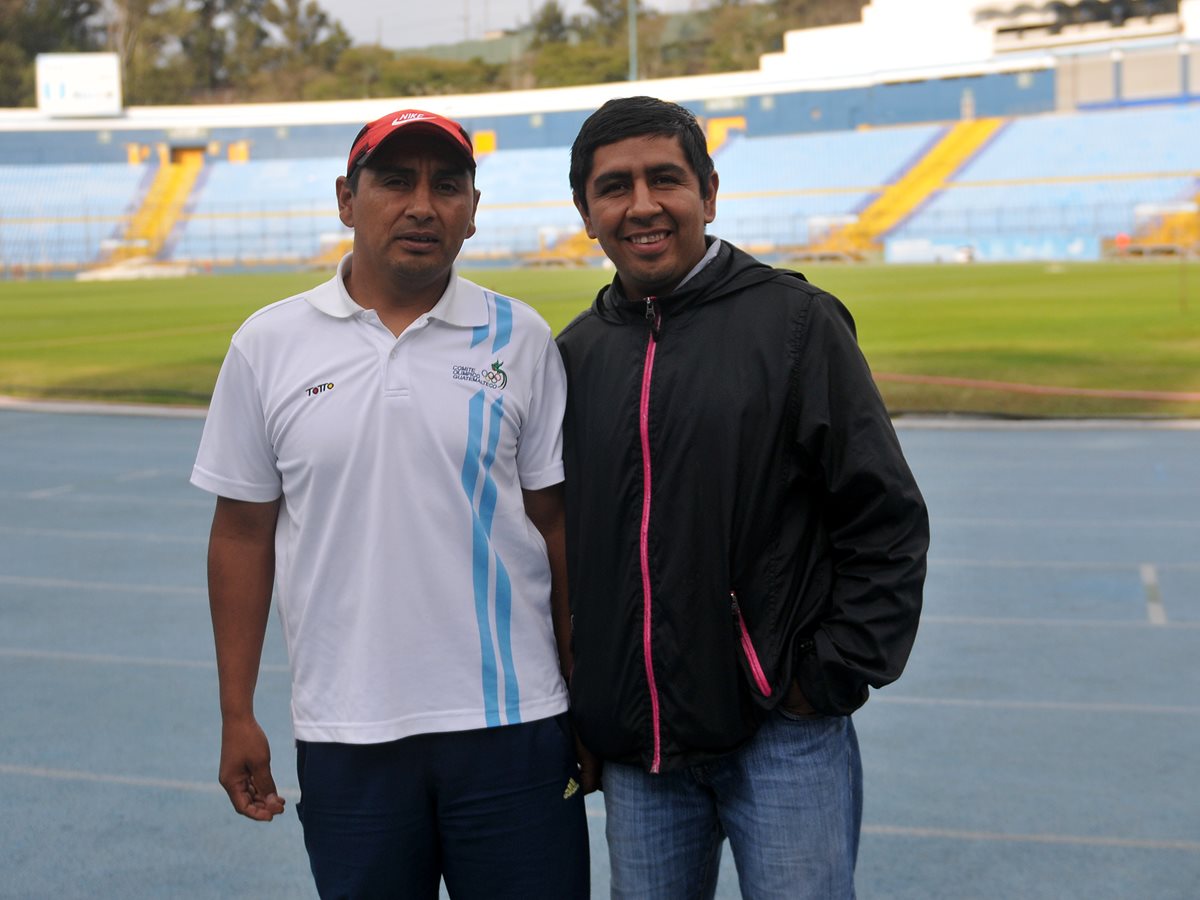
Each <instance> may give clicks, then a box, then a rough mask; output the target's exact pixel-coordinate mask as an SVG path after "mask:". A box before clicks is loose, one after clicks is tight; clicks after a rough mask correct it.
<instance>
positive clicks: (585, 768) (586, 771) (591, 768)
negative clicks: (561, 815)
mask: <svg viewBox="0 0 1200 900" xmlns="http://www.w3.org/2000/svg"><path fill="white" fill-rule="evenodd" d="M575 756H576V757H577V758H578V759H579V786H580V787H582V788H583V792H584V793H585V794H590V793H592V792H593V791H598V790H599V789H600V772H601V769H602V768H603V767H604V761H603V760H601V759H600V757H598V756H597V755H596V754H595V753H593V752H592V751H591V750H589V749H588V748H587V747H585V746H583V741H581V740H579V735H578V734H577V735H575Z"/></svg>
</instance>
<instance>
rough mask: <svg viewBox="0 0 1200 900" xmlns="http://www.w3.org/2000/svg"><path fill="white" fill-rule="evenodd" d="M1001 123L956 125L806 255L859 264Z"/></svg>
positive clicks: (975, 121) (996, 120) (987, 121)
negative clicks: (855, 260) (846, 259)
mask: <svg viewBox="0 0 1200 900" xmlns="http://www.w3.org/2000/svg"><path fill="white" fill-rule="evenodd" d="M1005 122H1006V120H1005V119H1002V118H987V119H971V120H968V121H964V122H959V123H957V124H956V125H955V126H954V127H953V128H951V129H950V130H949V131H947V132H946V134H945V135H944V136H943V137H942V139H941V140H940V141H938V142H937V144H935V145H934V147H933V148H932V149H931V150H930V151H929V152H928V153H926V154H925V155H924V156H923V157H922V158H921V159H920V160H919V161H918V162H917V163H916V164H915V165H914V166H913V167H912V168H910V169H909V170H908V171H907V172H906V173H905V174H904V176H903V177H901V178H900V180H898V181H896V182H895V183H893V184H891V185H889V186H888V187H887V188H886V189H885V190H884V191H883V193H882V194H880V195H879V197H878V198H877V199H876V200H875V201H874V202H873V203H872V204H871V205H870V206H868V207H867V208H866V209H865V210H863V212H862V213H861V214H860V215H859V216H858V218H857V220H856V221H854V222H852V223H851V224H849V225H846V226H843V227H842V228H839V229H837V230H835V231H833V232H832V233H831V234H829V235H828V236H827V237H826V238H825V239H824V240H823V241H821V242H819V243H818V244H817V245H815V246H813V247H810V248H809V253H810V254H813V255H829V256H839V255H840V256H851V257H856V258H861V257H862V256H864V255H866V254H867V253H869V252H870V251H872V250H873V249H874V248H875V246H876V244H877V242H878V240H879V239H880V238H881V237H883V235H885V234H887V232H889V231H891V230H892V229H893V228H895V227H896V226H897V225H899V224H900V223H901V222H903V221H904V219H905V218H906V217H908V216H909V215H911V214H912V212H913V211H914V210H916V209H917V207H919V206H920V205H921V204H922V203H924V202H925V201H926V200H927V199H928V198H929V197H930V196H932V195H933V194H934V193H936V192H937V191H939V190H941V189H942V188H943V187H944V186H945V185H946V182H947V181H948V180H949V179H950V177H951V176H952V175H953V174H954V173H955V172H957V171H959V170H960V169H961V168H962V167H963V166H964V165H965V164H966V163H967V162H968V161H969V160H970V159H971V158H972V157H973V156H974V155H975V154H976V153H978V152H979V150H980V149H981V148H982V147H983V146H984V145H985V144H986V143H987V142H988V141H989V140H990V139H991V138H992V136H993V135H995V133H996V132H997V131H999V129H1000V128H1001V126H1003V125H1004V124H1005Z"/></svg>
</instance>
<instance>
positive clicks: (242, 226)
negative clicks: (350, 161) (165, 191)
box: [166, 157, 349, 266]
mask: <svg viewBox="0 0 1200 900" xmlns="http://www.w3.org/2000/svg"><path fill="white" fill-rule="evenodd" d="M344 165H345V160H344V159H341V158H340V157H321V158H316V159H279V160H259V161H248V162H244V163H233V162H214V163H210V164H209V165H208V166H207V167H206V168H205V170H204V173H203V174H202V175H201V179H200V181H199V183H198V185H197V187H196V189H195V191H194V193H193V195H192V197H193V199H192V202H191V203H190V204H189V206H188V208H187V209H186V210H185V211H184V214H183V216H182V217H181V222H180V224H179V226H178V228H177V229H176V233H175V234H173V235H172V236H171V238H170V239H169V241H168V242H167V248H166V251H167V256H169V258H171V259H174V260H176V261H179V262H190V263H204V264H212V265H221V266H233V265H244V266H245V265H284V264H293V265H294V264H297V263H303V262H305V261H307V260H310V259H313V258H314V257H317V256H318V255H319V254H320V252H321V250H322V247H323V246H325V245H327V244H329V243H337V242H338V241H340V240H341V239H342V238H344V237H345V236H346V235H347V234H348V233H349V232H348V230H347V229H346V228H345V227H344V226H343V225H342V223H341V222H340V221H339V219H338V216H337V204H336V202H335V199H334V187H333V181H334V176H333V175H332V174H331V173H337V172H339V171H340V170H341V167H342V166H344Z"/></svg>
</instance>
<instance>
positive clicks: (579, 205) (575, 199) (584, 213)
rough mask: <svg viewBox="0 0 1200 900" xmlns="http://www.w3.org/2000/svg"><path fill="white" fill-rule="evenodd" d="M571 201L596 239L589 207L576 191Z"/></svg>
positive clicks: (593, 238)
mask: <svg viewBox="0 0 1200 900" xmlns="http://www.w3.org/2000/svg"><path fill="white" fill-rule="evenodd" d="M571 201H572V202H573V203H574V204H575V208H576V209H577V210H579V218H581V219H583V227H584V230H585V231H587V236H588V237H590V238H591V239H592V240H593V241H594V240H595V239H596V232H594V231H592V217H591V216H589V215H588V212H587V207H586V206H584V205H583V201H582V200H580V199H579V195H578V194H577V193H575V192H574V191H571ZM710 221H711V220H710Z"/></svg>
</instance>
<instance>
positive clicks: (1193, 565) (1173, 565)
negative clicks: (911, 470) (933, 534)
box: [929, 556, 1200, 572]
mask: <svg viewBox="0 0 1200 900" xmlns="http://www.w3.org/2000/svg"><path fill="white" fill-rule="evenodd" d="M929 565H931V566H961V567H963V568H980V569H1082V570H1085V571H1086V570H1121V571H1129V570H1130V569H1134V568H1136V567H1137V566H1138V564H1137V563H1132V562H1106V561H1100V560H1070V559H964V558H953V557H937V556H931V557H929ZM1155 567H1156V568H1158V569H1159V570H1163V569H1170V570H1172V571H1181V572H1200V562H1159V563H1155Z"/></svg>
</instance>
